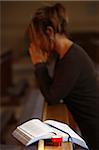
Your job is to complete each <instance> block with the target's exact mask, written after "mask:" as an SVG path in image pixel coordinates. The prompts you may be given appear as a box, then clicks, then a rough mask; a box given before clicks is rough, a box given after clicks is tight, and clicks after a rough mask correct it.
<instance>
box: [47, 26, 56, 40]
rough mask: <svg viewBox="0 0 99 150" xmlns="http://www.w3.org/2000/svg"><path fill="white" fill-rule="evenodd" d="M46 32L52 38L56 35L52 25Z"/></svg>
mask: <svg viewBox="0 0 99 150" xmlns="http://www.w3.org/2000/svg"><path fill="white" fill-rule="evenodd" d="M46 34H47V35H48V37H49V39H52V38H53V37H54V30H53V28H52V27H51V26H48V27H47V30H46Z"/></svg>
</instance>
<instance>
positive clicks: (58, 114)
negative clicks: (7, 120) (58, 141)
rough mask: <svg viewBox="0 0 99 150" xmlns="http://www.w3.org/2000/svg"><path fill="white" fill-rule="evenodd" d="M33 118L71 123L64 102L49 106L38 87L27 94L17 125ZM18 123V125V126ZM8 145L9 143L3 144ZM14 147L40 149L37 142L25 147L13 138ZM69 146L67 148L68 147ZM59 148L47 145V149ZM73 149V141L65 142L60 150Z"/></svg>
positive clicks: (24, 149) (25, 149) (28, 149)
mask: <svg viewBox="0 0 99 150" xmlns="http://www.w3.org/2000/svg"><path fill="white" fill-rule="evenodd" d="M32 118H39V119H40V120H42V121H44V120H46V119H55V120H58V121H62V122H65V123H67V124H69V118H68V110H67V108H66V107H65V105H64V104H58V105H53V106H49V105H47V103H45V102H44V97H43V96H42V94H41V92H40V91H39V90H38V89H35V90H34V89H31V90H30V91H29V93H28V94H27V96H26V100H25V104H24V105H23V110H22V113H21V117H20V120H19V122H18V124H17V125H20V124H22V123H24V122H26V121H28V120H30V119H32ZM17 125H16V126H17ZM3 147H5V150H6V147H7V145H5V146H3ZM12 147H13V149H14V147H15V149H16V148H17V150H20V149H21V150H32V149H33V150H39V149H38V146H37V143H35V144H32V145H30V146H28V147H25V146H24V145H23V144H21V143H20V142H18V141H17V140H16V139H14V138H13V141H12ZM66 148H67V149H66ZM49 149H50V150H57V148H56V149H55V147H45V150H49ZM65 149H66V150H72V144H71V143H68V142H66V143H64V144H62V147H60V149H59V150H65Z"/></svg>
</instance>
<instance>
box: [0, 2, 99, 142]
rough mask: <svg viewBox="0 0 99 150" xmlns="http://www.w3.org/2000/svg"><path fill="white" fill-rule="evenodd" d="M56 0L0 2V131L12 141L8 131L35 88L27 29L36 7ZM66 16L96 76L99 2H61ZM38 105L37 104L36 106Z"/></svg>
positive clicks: (98, 65)
mask: <svg viewBox="0 0 99 150" xmlns="http://www.w3.org/2000/svg"><path fill="white" fill-rule="evenodd" d="M47 3H55V1H54V2H53V1H49V2H48V1H45V2H44V1H0V7H1V23H0V27H1V47H0V70H1V71H0V120H1V126H0V134H1V140H0V142H1V144H12V141H11V138H12V137H11V132H12V131H13V129H14V128H15V126H16V124H17V123H18V121H19V120H20V117H21V116H22V112H23V111H25V110H24V109H23V108H24V105H26V104H27V102H28V98H27V97H28V96H29V97H30V95H29V94H30V90H31V89H35V88H37V83H36V80H35V76H34V69H33V65H32V63H31V60H30V57H29V54H28V40H27V36H26V29H27V26H28V24H29V23H30V21H31V18H32V15H33V13H34V12H35V10H36V9H37V8H39V7H40V6H42V5H45V4H47ZM61 3H62V4H63V5H64V6H65V7H66V9H67V13H68V16H69V24H68V30H69V36H70V38H71V39H72V40H73V41H74V42H76V43H78V44H79V45H81V46H82V47H83V48H84V49H85V51H86V52H87V53H88V55H89V56H90V57H91V59H92V60H93V63H94V65H95V68H96V73H97V78H98V79H99V1H63V2H61ZM39 107H40V106H39Z"/></svg>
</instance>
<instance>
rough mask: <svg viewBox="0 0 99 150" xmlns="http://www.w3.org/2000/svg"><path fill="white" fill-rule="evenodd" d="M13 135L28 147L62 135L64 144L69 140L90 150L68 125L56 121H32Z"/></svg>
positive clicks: (18, 128) (21, 126)
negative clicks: (41, 140)
mask: <svg viewBox="0 0 99 150" xmlns="http://www.w3.org/2000/svg"><path fill="white" fill-rule="evenodd" d="M12 134H13V136H14V137H15V138H16V139H18V140H19V141H20V142H22V143H23V144H24V145H26V146H28V145H30V144H32V143H34V142H36V141H38V140H40V139H50V138H51V137H52V136H53V135H60V136H62V139H63V142H65V141H68V139H69V141H71V142H73V143H75V144H78V145H80V146H81V147H84V148H86V149H88V147H87V145H86V143H85V141H84V140H83V139H82V138H81V137H80V136H79V135H78V134H77V133H75V132H74V131H73V130H72V129H71V128H70V127H69V126H68V125H67V124H65V123H61V122H58V121H54V120H46V121H44V122H42V121H40V120H39V119H32V120H30V121H27V122H25V123H23V124H22V125H20V126H18V127H17V128H16V129H15V130H14V131H13V133H12Z"/></svg>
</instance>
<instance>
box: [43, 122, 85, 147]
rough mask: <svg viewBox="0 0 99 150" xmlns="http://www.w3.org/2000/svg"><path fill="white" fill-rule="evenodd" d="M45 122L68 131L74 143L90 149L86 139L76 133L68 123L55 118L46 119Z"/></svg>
mask: <svg viewBox="0 0 99 150" xmlns="http://www.w3.org/2000/svg"><path fill="white" fill-rule="evenodd" d="M44 123H46V124H48V125H51V126H52V127H55V128H57V129H59V130H61V131H63V132H66V133H68V134H69V135H70V136H71V137H72V140H73V142H74V143H76V144H78V145H80V146H82V147H84V148H87V149H88V147H87V145H86V143H85V141H84V140H83V139H82V138H81V137H80V136H79V135H78V134H77V133H75V132H74V131H73V130H72V129H71V128H70V127H69V126H68V125H67V124H65V123H61V122H58V121H54V120H46V121H44Z"/></svg>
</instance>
